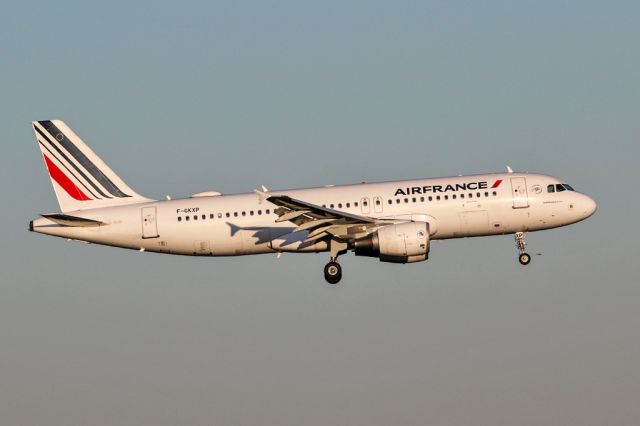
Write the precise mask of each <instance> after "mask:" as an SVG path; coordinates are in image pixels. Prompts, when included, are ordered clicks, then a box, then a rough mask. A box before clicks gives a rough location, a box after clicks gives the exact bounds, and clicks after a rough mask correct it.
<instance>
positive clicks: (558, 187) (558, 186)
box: [547, 183, 575, 192]
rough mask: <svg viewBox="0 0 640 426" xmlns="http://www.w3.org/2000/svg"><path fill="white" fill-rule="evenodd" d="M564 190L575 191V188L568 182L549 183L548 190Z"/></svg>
mask: <svg viewBox="0 0 640 426" xmlns="http://www.w3.org/2000/svg"><path fill="white" fill-rule="evenodd" d="M562 191H575V189H573V188H572V187H571V185H568V184H566V183H556V184H555V185H554V184H551V185H547V192H562Z"/></svg>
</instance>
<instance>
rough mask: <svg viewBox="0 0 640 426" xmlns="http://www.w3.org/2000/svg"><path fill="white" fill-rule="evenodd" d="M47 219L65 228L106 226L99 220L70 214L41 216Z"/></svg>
mask: <svg viewBox="0 0 640 426" xmlns="http://www.w3.org/2000/svg"><path fill="white" fill-rule="evenodd" d="M40 216H42V217H44V218H46V219H49V220H51V221H53V222H55V223H57V224H58V225H63V226H75V227H82V228H86V227H91V226H100V225H106V223H104V222H100V221H99V220H93V219H86V218H84V217H78V216H71V215H68V214H61V213H50V214H42V215H40Z"/></svg>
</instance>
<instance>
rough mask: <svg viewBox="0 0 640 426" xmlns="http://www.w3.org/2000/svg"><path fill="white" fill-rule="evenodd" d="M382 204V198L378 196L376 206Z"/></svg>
mask: <svg viewBox="0 0 640 426" xmlns="http://www.w3.org/2000/svg"><path fill="white" fill-rule="evenodd" d="M379 205H380V198H376V206H379Z"/></svg>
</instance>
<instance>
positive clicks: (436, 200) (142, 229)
mask: <svg viewBox="0 0 640 426" xmlns="http://www.w3.org/2000/svg"><path fill="white" fill-rule="evenodd" d="M556 184H561V182H560V181H559V180H558V179H555V178H553V177H550V176H545V175H539V174H529V173H494V174H485V175H474V176H458V177H446V178H436V179H419V180H407V181H396V182H382V183H362V184H355V185H341V186H329V187H319V188H309V189H293V190H283V191H271V192H270V194H278V195H288V196H290V197H291V198H295V199H299V200H304V201H306V202H308V203H312V204H315V205H318V206H324V207H326V208H330V209H332V210H336V211H339V212H346V213H351V214H357V215H360V216H367V217H371V218H377V219H380V218H390V219H406V220H413V221H416V222H427V223H429V232H430V233H431V239H446V238H458V237H474V236H485V235H497V234H509V233H515V232H527V231H538V230H542V229H550V228H555V227H559V226H564V225H568V224H571V223H575V222H578V221H580V220H583V219H585V218H587V217H589V216H590V215H591V214H593V212H594V211H595V209H596V205H595V202H594V201H593V200H592V199H591V198H589V197H588V196H586V195H584V194H581V193H578V192H575V191H570V190H562V191H561V192H556V191H554V192H548V187H549V185H556ZM213 194H214V195H206V193H205V195H202V196H195V197H191V198H186V199H178V200H167V201H150V202H144V203H139V204H129V205H123V206H116V207H104V208H97V209H90V210H78V211H75V212H70V213H69V214H72V215H73V216H76V217H82V218H87V219H91V220H96V221H100V222H102V223H104V224H103V225H101V226H95V227H70V226H60V225H58V224H56V223H54V222H53V221H51V220H49V219H46V218H40V219H36V220H34V221H33V222H32V224H31V225H30V226H31V229H32V230H33V231H36V232H40V233H43V234H49V235H54V236H59V237H64V238H71V239H76V240H82V241H88V242H92V243H98V244H106V245H111V246H117V247H125V248H130V249H143V250H146V251H152V252H160V253H169V254H181V255H206V256H233V255H248V254H260V253H272V252H285V251H291V252H318V251H326V250H328V244H327V243H326V242H325V241H322V240H320V241H315V242H313V243H305V242H304V239H305V236H306V232H305V231H302V232H298V233H296V234H292V233H291V232H292V230H293V229H294V228H295V225H294V224H292V223H290V222H287V221H284V222H276V219H277V218H278V216H277V215H276V214H275V213H274V209H275V208H276V206H275V205H273V204H271V203H270V202H268V201H266V200H264V199H261V197H259V195H258V194H255V193H245V194H234V195H215V193H213Z"/></svg>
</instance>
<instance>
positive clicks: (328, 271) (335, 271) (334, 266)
mask: <svg viewBox="0 0 640 426" xmlns="http://www.w3.org/2000/svg"><path fill="white" fill-rule="evenodd" d="M341 278H342V267H341V266H340V264H339V263H338V262H329V263H327V264H326V265H325V267H324V279H325V280H327V282H328V283H329V284H338V282H340V279H341Z"/></svg>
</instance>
